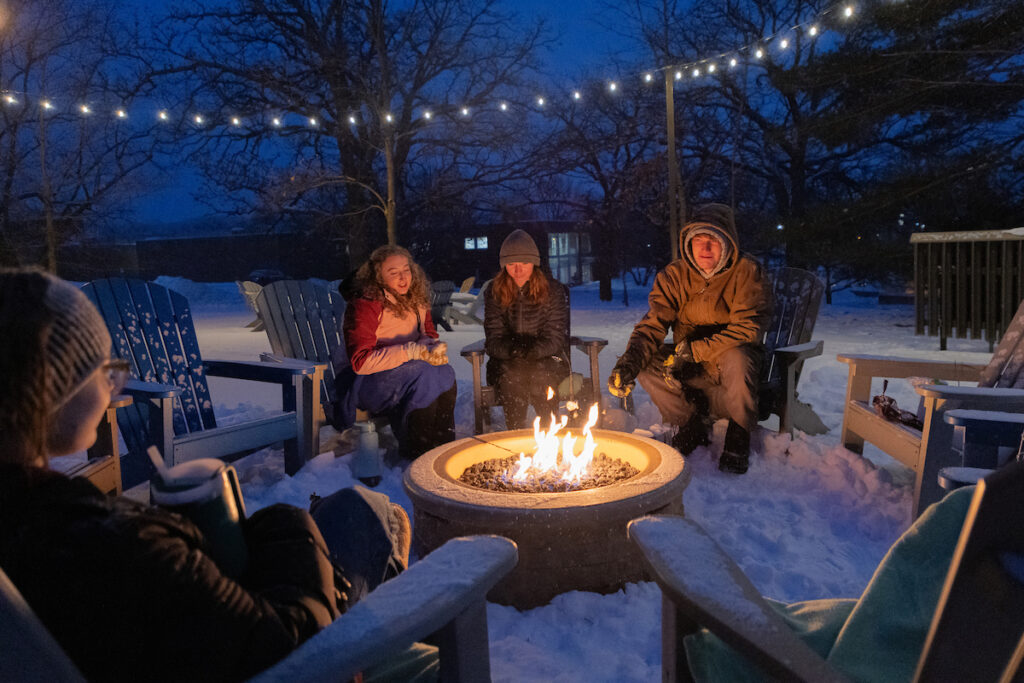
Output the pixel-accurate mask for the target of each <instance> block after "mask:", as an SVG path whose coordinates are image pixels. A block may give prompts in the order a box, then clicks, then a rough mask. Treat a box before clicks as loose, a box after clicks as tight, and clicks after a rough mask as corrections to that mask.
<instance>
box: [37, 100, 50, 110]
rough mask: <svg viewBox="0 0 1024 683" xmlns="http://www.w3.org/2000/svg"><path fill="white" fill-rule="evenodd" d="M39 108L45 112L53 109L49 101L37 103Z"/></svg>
mask: <svg viewBox="0 0 1024 683" xmlns="http://www.w3.org/2000/svg"><path fill="white" fill-rule="evenodd" d="M39 106H41V107H42V108H43V109H45V110H46V111H50V110H51V109H53V103H52V102H50V100H43V101H42V102H40V103H39Z"/></svg>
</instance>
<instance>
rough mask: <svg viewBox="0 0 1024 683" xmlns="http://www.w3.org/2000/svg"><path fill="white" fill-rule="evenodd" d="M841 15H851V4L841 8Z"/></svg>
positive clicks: (848, 16)
mask: <svg viewBox="0 0 1024 683" xmlns="http://www.w3.org/2000/svg"><path fill="white" fill-rule="evenodd" d="M843 16H844V17H846V18H847V19H849V18H850V17H852V16H853V5H847V6H846V7H845V8H843Z"/></svg>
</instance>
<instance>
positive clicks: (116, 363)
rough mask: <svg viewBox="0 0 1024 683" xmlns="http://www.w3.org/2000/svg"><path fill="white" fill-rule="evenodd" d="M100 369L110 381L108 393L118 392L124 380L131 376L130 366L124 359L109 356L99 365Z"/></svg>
mask: <svg viewBox="0 0 1024 683" xmlns="http://www.w3.org/2000/svg"><path fill="white" fill-rule="evenodd" d="M100 370H102V371H103V374H104V375H106V377H107V380H108V381H109V382H110V393H111V394H119V393H121V390H122V389H124V385H125V382H127V381H128V380H129V379H130V378H131V373H132V366H131V363H129V362H128V361H126V360H121V359H120V358H111V359H110V360H108V361H107V362H105V363H104V364H103V365H101V366H100Z"/></svg>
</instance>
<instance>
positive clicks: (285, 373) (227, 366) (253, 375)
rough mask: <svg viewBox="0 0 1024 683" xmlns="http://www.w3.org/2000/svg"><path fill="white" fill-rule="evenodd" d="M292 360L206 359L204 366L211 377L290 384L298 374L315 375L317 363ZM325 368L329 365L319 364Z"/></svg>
mask: <svg viewBox="0 0 1024 683" xmlns="http://www.w3.org/2000/svg"><path fill="white" fill-rule="evenodd" d="M290 360H291V362H289V363H284V362H273V363H260V362H258V361H235V360H204V361H203V368H204V369H205V370H206V374H207V375H209V376H210V377H227V378H230V379H245V380H252V381H255V382H272V383H276V384H290V383H291V382H292V380H293V379H294V378H295V376H296V375H314V374H316V372H317V364H316V363H309V362H307V361H302V360H298V359H290ZM319 365H320V367H322V368H323V369H324V370H326V368H327V365H326V364H324V363H321V364H319Z"/></svg>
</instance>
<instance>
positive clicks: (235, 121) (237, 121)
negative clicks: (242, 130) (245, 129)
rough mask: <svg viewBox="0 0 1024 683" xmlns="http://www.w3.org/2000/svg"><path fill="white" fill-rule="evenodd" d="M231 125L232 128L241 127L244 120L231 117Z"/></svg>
mask: <svg viewBox="0 0 1024 683" xmlns="http://www.w3.org/2000/svg"><path fill="white" fill-rule="evenodd" d="M231 125H232V126H241V125H242V119H240V118H238V117H237V116H232V117H231Z"/></svg>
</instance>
